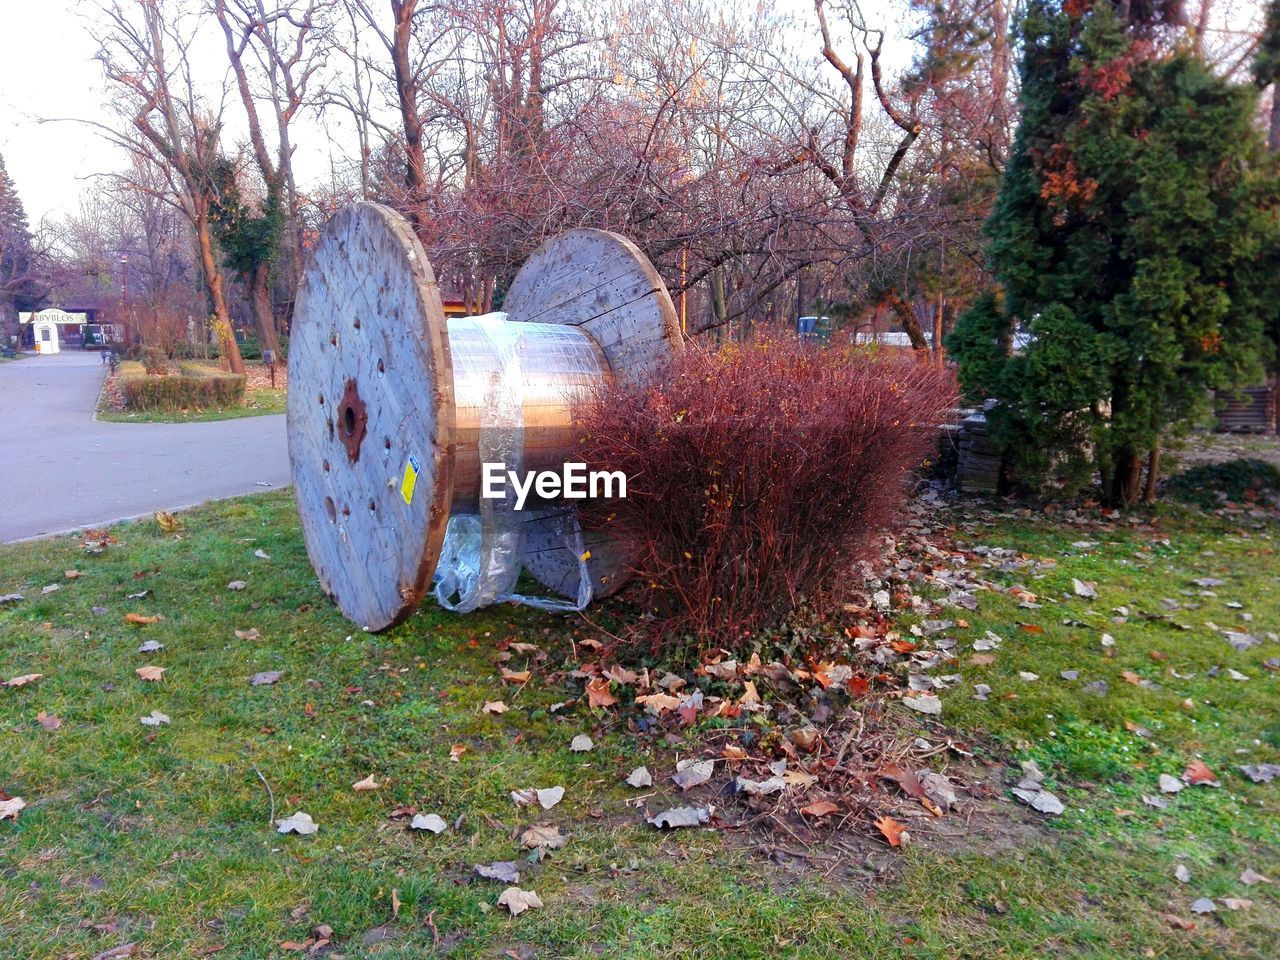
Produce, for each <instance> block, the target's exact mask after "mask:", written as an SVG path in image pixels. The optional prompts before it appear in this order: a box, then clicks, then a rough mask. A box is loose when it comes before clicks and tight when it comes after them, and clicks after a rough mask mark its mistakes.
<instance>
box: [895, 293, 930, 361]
mask: <svg viewBox="0 0 1280 960" xmlns="http://www.w3.org/2000/svg"><path fill="white" fill-rule="evenodd" d="M885 301H886V302H887V303H888V304H889V306H890V307H892V308H893V314H894V316H895V317H897V318H898V323H900V324H902V329H903V330H905V331H906V332H907V337H908V338H909V339H910V340H911V349H912V350H928V349H929V343H928V341H926V340H925V338H924V328H923V327H921V326H920V320H919V318H918V317H916V309H915V307H913V306H912V305H911V303H910V302H908V301H906V300H904V299H902V297H900V296H898V292H897V291H896V290H890V291H889V292H888V293H887V294H886V295H885Z"/></svg>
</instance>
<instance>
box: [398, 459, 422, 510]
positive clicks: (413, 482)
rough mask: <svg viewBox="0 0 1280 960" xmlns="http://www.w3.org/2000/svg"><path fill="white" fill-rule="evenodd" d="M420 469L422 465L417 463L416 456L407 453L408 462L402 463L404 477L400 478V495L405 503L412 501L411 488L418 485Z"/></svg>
mask: <svg viewBox="0 0 1280 960" xmlns="http://www.w3.org/2000/svg"><path fill="white" fill-rule="evenodd" d="M421 471H422V465H421V464H419V463H418V458H417V457H415V456H414V455H413V454H412V453H411V454H409V462H408V463H406V464H405V465H404V477H403V478H402V479H401V480H400V496H401V497H403V498H404V502H405V504H410V503H412V502H413V489H414V487H416V486H417V485H418V474H419V473H420V472H421Z"/></svg>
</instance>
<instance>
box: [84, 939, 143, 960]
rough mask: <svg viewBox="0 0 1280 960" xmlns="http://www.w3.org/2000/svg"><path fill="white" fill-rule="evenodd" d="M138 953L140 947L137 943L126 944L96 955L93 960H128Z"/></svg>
mask: <svg viewBox="0 0 1280 960" xmlns="http://www.w3.org/2000/svg"><path fill="white" fill-rule="evenodd" d="M137 951H138V945H137V944H136V943H126V944H124V945H123V946H119V947H112V948H111V949H110V950H103V951H102V952H101V953H96V954H94V956H93V960H127V958H128V957H132V956H133V955H134V954H135V953H137Z"/></svg>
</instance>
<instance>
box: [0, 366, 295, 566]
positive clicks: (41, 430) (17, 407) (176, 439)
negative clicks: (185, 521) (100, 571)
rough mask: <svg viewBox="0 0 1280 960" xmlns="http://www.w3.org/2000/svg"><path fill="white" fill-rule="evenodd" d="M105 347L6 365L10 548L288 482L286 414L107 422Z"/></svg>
mask: <svg viewBox="0 0 1280 960" xmlns="http://www.w3.org/2000/svg"><path fill="white" fill-rule="evenodd" d="M103 374H104V368H103V366H102V364H101V363H100V361H99V357H98V354H97V352H96V351H92V352H80V351H78V350H77V351H67V352H65V353H60V354H54V355H52V356H47V357H28V358H26V359H24V360H18V361H15V362H12V363H0V416H3V425H2V426H0V491H4V494H3V496H0V543H4V542H8V541H11V540H23V539H26V538H29V537H37V536H42V535H45V534H50V533H60V532H64V531H67V530H75V529H81V528H84V527H100V526H103V525H105V524H107V523H112V522H114V521H117V520H123V519H126V518H129V517H137V516H142V515H144V514H149V513H152V512H153V511H155V510H173V509H176V508H178V507H187V506H192V505H194V504H197V503H203V502H204V501H206V500H217V499H219V498H222V497H234V496H238V495H240V494H243V493H254V492H261V491H262V490H265V489H269V488H275V487H281V486H285V485H287V484H288V483H289V455H288V448H287V445H286V441H285V428H284V417H283V416H271V417H246V418H244V419H240V420H221V421H217V422H214V423H99V422H98V421H97V420H94V419H93V410H94V406H95V404H96V402H97V398H98V390H99V388H100V387H101V385H102V378H103Z"/></svg>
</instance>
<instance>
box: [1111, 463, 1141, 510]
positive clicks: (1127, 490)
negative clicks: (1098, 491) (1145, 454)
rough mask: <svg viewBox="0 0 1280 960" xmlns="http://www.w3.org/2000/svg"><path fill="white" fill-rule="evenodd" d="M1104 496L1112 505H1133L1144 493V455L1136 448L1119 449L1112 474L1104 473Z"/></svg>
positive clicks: (1112, 467)
mask: <svg viewBox="0 0 1280 960" xmlns="http://www.w3.org/2000/svg"><path fill="white" fill-rule="evenodd" d="M1102 492H1103V498H1104V499H1105V500H1106V503H1107V505H1108V506H1110V507H1131V506H1133V505H1134V504H1135V503H1137V502H1138V498H1139V496H1141V493H1142V457H1141V456H1139V454H1138V452H1137V451H1136V450H1118V451H1116V454H1115V460H1114V461H1113V463H1112V464H1111V471H1110V476H1108V475H1107V474H1105V473H1104V474H1103V491H1102Z"/></svg>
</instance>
